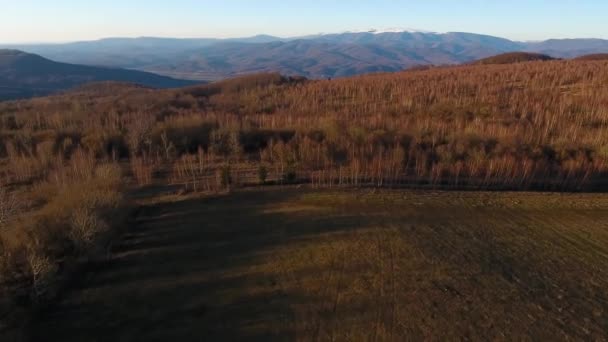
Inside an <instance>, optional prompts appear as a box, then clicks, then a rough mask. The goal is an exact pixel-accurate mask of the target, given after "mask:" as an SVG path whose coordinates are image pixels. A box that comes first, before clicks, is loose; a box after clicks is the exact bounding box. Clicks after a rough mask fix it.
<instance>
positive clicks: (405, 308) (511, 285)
mask: <svg viewBox="0 0 608 342" xmlns="http://www.w3.org/2000/svg"><path fill="white" fill-rule="evenodd" d="M607 208H608V198H607V197H606V196H604V195H556V194H544V193H535V194H530V193H473V192H468V193H459V192H450V193H442V192H413V191H405V192H403V191H390V192H388V191H379V192H375V193H373V192H369V191H309V190H297V189H282V190H280V189H276V190H267V191H246V192H236V193H233V194H232V195H229V196H223V197H219V198H212V199H197V198H194V197H191V198H189V199H184V200H179V199H177V200H175V199H174V201H169V202H157V203H156V204H149V205H148V206H147V207H144V208H143V209H142V211H141V212H140V217H139V224H138V225H137V227H134V228H133V229H132V231H131V232H130V233H129V235H128V236H127V238H126V239H125V241H124V242H123V244H122V245H121V246H120V247H119V248H118V250H119V251H120V252H119V254H117V255H116V261H115V263H114V264H113V265H112V267H109V268H105V269H103V270H100V271H96V272H95V273H92V274H90V278H88V279H89V280H88V281H85V282H83V283H82V284H81V285H80V287H79V289H78V290H76V291H75V292H74V293H73V294H72V295H70V296H68V297H67V298H66V299H65V300H64V301H63V302H62V303H61V304H60V305H59V306H58V307H57V309H56V310H54V312H53V314H52V315H49V316H46V317H44V318H42V319H41V321H39V322H38V324H37V325H36V326H35V329H33V332H34V335H36V337H38V339H49V338H52V339H61V340H64V341H78V340H82V339H83V338H86V337H87V336H91V335H92V334H93V335H95V336H97V337H98V338H99V339H100V340H109V339H115V338H118V337H120V338H128V339H141V340H146V339H169V338H173V339H197V338H205V339H212V340H213V339H218V340H219V339H222V340H226V339H228V340H248V339H254V340H265V341H268V340H301V341H308V340H334V341H353V340H383V341H400V340H404V339H411V340H445V339H454V338H458V339H472V340H527V339H541V340H568V339H575V340H578V339H588V340H603V339H605V338H606V337H607V336H606V329H605V327H606V325H607V324H608V316H607V313H608V292H607V291H606V288H607V287H606V286H607V285H608V271H607V269H606V268H605V267H603V265H605V264H606V262H608V260H607V259H606V258H607V255H608V232H607V231H606V225H605V222H606V219H607V218H608V217H606V213H607V212H608V211H607ZM235 213H238V215H235ZM76 303H78V306H79V310H78V312H74V311H73V310H71V309H70V308H72V307H73V305H76ZM117 322H125V324H122V325H116V323H117ZM156 322H163V324H156ZM178 323H179V324H178ZM110 327H113V328H110ZM36 332H38V333H36Z"/></svg>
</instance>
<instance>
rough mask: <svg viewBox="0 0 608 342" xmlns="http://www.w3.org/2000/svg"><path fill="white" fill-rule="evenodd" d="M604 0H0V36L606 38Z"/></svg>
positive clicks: (8, 38) (5, 39)
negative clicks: (402, 32)
mask: <svg viewBox="0 0 608 342" xmlns="http://www.w3.org/2000/svg"><path fill="white" fill-rule="evenodd" d="M606 17H608V1H606V0H553V1H548V0H547V1H544V0H528V1H524V0H509V1H502V0H495V1H484V0H453V1H448V0H435V1H433V0H425V1H422V0H416V1H399V0H395V1H389V0H367V1H364V0H343V1H339V0H325V1H321V0H306V1H299V0H298V1H296V0H250V1H247V0H211V1H208V0H199V1H194V0H171V1H155V0H131V1H129V0H103V1H99V0H54V1H51V0H0V43H14V42H63V41H75V40H87V39H97V38H103V37H138V36H158V37H243V36H252V35H256V34H260V33H266V34H272V35H277V36H298V35H306V34H315V33H320V32H342V31H347V30H360V29H369V28H387V27H406V28H416V29H423V30H429V31H436V32H448V31H465V32H475V33H485V34H491V35H497V36H502V37H506V38H511V39H516V40H541V39H547V38H574V37H577V38H580V37H594V38H607V39H608V19H606Z"/></svg>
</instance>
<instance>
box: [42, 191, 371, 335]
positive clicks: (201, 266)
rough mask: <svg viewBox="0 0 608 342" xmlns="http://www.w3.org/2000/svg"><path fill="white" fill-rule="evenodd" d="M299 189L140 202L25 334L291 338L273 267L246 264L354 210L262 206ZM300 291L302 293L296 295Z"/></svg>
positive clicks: (353, 225)
mask: <svg viewBox="0 0 608 342" xmlns="http://www.w3.org/2000/svg"><path fill="white" fill-rule="evenodd" d="M301 193H302V191H296V190H294V189H288V190H285V189H276V190H271V191H263V192H262V191H244V192H238V193H235V194H232V195H230V196H226V197H220V198H213V199H189V200H184V201H179V202H173V203H165V204H160V205H154V206H150V207H144V208H142V210H141V211H140V216H139V218H138V221H137V224H136V225H135V226H134V227H132V229H131V230H130V232H129V233H128V234H127V235H126V236H125V237H124V239H123V241H122V242H121V243H120V244H119V245H117V246H116V247H115V248H114V256H113V259H112V260H110V261H109V262H108V263H107V264H106V265H103V267H90V269H89V270H88V271H87V272H86V273H85V274H83V275H82V277H81V278H80V280H79V281H77V282H76V283H75V284H74V287H73V288H72V289H71V290H70V291H69V293H68V294H67V295H66V296H65V297H64V298H63V299H61V300H60V301H59V302H58V303H57V304H56V305H54V306H53V307H51V308H49V309H48V310H47V312H44V313H42V314H41V315H40V317H39V319H38V320H37V321H36V322H35V323H34V324H33V325H32V329H31V339H32V340H33V341H51V340H52V341H55V340H56V341H154V340H158V341H166V340H169V339H176V340H179V341H189V340H193V341H200V340H222V341H225V340H261V341H267V340H292V339H294V333H295V332H294V330H293V328H292V324H291V323H292V322H293V319H294V318H293V313H292V312H291V311H290V306H289V305H290V303H294V302H307V301H309V300H312V299H311V298H305V296H304V295H298V294H293V293H285V292H284V291H282V290H281V288H280V287H279V286H278V285H277V284H276V282H277V280H276V279H273V276H272V275H269V274H267V273H264V272H259V271H253V270H255V269H256V268H255V266H256V264H258V263H260V260H262V259H263V258H268V257H272V252H273V249H274V248H276V247H279V246H282V245H285V244H289V243H293V242H295V241H298V240H302V239H311V238H312V237H314V236H315V235H318V234H319V233H320V232H324V233H331V232H340V231H346V230H353V229H358V228H362V227H364V226H365V222H363V221H362V220H361V217H360V216H357V217H354V216H353V217H348V216H345V217H340V218H339V219H336V218H335V217H331V216H327V215H320V216H315V215H314V212H311V213H307V212H306V210H307V209H306V208H303V209H302V211H303V212H304V213H305V214H306V215H293V213H282V212H280V211H272V210H268V209H269V208H274V207H276V206H277V205H281V204H285V203H287V202H289V201H290V200H293V199H296V198H297V197H298V196H300V195H301ZM300 297H301V298H300Z"/></svg>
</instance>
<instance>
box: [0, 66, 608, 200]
mask: <svg viewBox="0 0 608 342" xmlns="http://www.w3.org/2000/svg"><path fill="white" fill-rule="evenodd" d="M606 70H608V68H606V63H605V62H603V61H576V62H572V61H548V62H543V63H514V64H508V65H487V66H476V65H470V66H459V67H442V68H432V69H429V70H421V71H417V72H401V73H393V74H379V75H374V76H365V77H355V78H345V79H338V80H332V81H307V80H305V79H297V78H289V77H283V76H280V75H278V74H263V75H253V76H248V77H244V78H238V79H232V80H228V81H223V82H218V83H213V84H209V85H203V86H194V87H188V88H183V89H175V90H153V89H145V88H141V89H138V88H131V87H128V88H125V90H124V91H121V90H120V88H116V89H117V90H116V91H105V92H99V91H98V90H97V89H92V90H89V91H87V90H86V89H85V90H80V91H79V92H73V93H66V94H64V95H61V96H55V97H50V98H45V99H41V100H31V101H25V102H24V103H22V104H21V105H19V106H14V105H11V104H8V105H6V106H0V112H6V113H12V114H10V115H12V116H14V118H13V119H10V120H9V119H8V118H5V119H3V120H4V121H0V122H4V124H3V125H5V126H4V129H5V130H7V129H9V128H11V127H12V129H20V128H21V127H28V122H29V121H30V119H28V118H32V117H35V118H37V119H36V120H41V119H40V118H39V114H40V113H49V114H50V113H66V114H67V113H70V114H69V115H68V117H69V118H70V121H68V122H66V123H65V129H66V130H68V129H69V130H70V131H73V132H77V133H75V134H74V135H73V136H71V138H70V141H71V143H72V144H79V142H83V144H84V142H85V141H86V142H87V144H89V143H91V141H96V143H95V144H93V145H91V146H89V147H90V148H92V149H93V150H94V151H96V152H95V154H96V155H106V154H108V153H110V154H112V153H117V154H118V155H122V156H125V157H127V156H129V155H135V156H139V155H140V154H144V155H147V154H150V153H152V154H153V155H154V156H158V155H165V157H166V158H169V155H170V158H171V159H170V160H174V159H173V158H178V160H181V159H179V158H182V157H183V158H191V157H189V155H190V154H191V153H196V152H197V151H203V152H204V153H210V154H211V155H214V156H218V157H219V156H221V158H229V160H234V159H233V158H245V160H247V161H248V163H251V162H254V164H255V163H262V164H264V165H266V164H267V163H268V164H267V165H273V166H272V167H273V169H272V170H273V171H272V172H271V173H270V174H269V177H271V176H272V177H274V179H282V177H290V179H292V178H298V177H301V178H302V179H303V181H307V182H309V181H311V182H328V181H334V179H333V177H337V176H336V175H337V174H336V173H334V172H338V171H336V170H341V171H340V172H341V173H340V174H342V175H344V174H348V175H349V177H348V180H346V179H345V178H344V177H342V178H341V179H340V182H355V183H358V182H388V181H389V180H388V179H393V180H392V181H391V182H399V183H405V184H410V185H412V184H426V185H429V184H430V185H433V186H437V187H452V186H457V187H458V186H464V187H472V188H500V189H503V188H509V189H531V188H541V189H571V190H572V189H587V190H590V189H604V188H606V186H607V185H608V184H605V179H604V178H603V177H604V175H606V174H607V173H608V159H607V158H608V154H607V151H608V136H606V127H607V125H608V118H606V117H605V114H604V113H605V111H604V108H605V107H606V106H607V105H608V104H607V103H606V99H607V98H608V88H607V86H606V85H607V84H608V74H607V73H606V72H605V71H606ZM548 84H550V85H551V86H550V87H548V86H547V85H548ZM113 113H122V114H121V117H119V118H118V117H115V114H113ZM76 118H81V120H84V121H82V122H80V121H78V120H76ZM49 120H51V119H50V118H49ZM53 120H62V119H61V118H55V119H53ZM88 120H93V122H99V123H100V125H101V123H105V122H113V123H112V124H109V123H108V125H109V126H108V127H105V126H103V125H105V124H103V125H102V126H101V127H98V128H96V129H94V130H91V131H87V130H85V127H88V126H86V125H85V124H84V122H89V121H88ZM11 122H12V124H9V123H11ZM38 124H39V125H42V127H46V125H47V124H42V123H38ZM56 124H57V123H55V122H54V121H53V123H48V125H50V126H53V125H56ZM83 125H84V126H83ZM139 125H144V127H147V128H145V130H144V132H146V134H148V136H147V137H146V138H142V139H144V140H145V141H148V142H149V143H151V144H152V145H146V146H147V147H146V148H145V149H144V148H143V147H144V145H141V144H143V142H141V144H140V143H134V142H133V141H132V140H130V139H132V137H131V135H130V134H126V135H125V133H124V132H129V131H130V130H131V129H136V132H139V131H138V130H139V129H143V128H138V127H139ZM53 127H54V126H53ZM9 131H10V129H9ZM102 132H105V133H103V134H102ZM134 134H135V136H136V137H141V134H143V133H134ZM89 135H91V136H89ZM163 136H164V137H163ZM142 141H143V140H142ZM16 143H17V142H16ZM54 144H57V143H54ZM277 144H279V145H280V146H279V145H277ZM87 146H88V145H87ZM162 146H165V147H167V146H170V147H171V149H170V150H171V153H168V152H167V151H164V152H162V151H163V147H162ZM30 148H32V149H35V147H30ZM167 148H168V147H167ZM277 149H280V152H279V150H277ZM112 151H114V152H112ZM230 156H232V157H230ZM196 158H198V157H196ZM187 160H190V159H187ZM275 166H276V167H278V169H274V167H275ZM279 166H280V167H279ZM176 167H177V166H176ZM210 167H211V166H210ZM269 167H270V166H269ZM288 169H291V170H292V171H293V173H289V175H286V174H283V173H282V172H287V171H285V170H288ZM281 170H282V171H281ZM330 170H331V172H330ZM167 172H177V173H176V174H175V175H176V177H177V175H178V174H180V173H179V172H178V169H174V170H167ZM180 172H181V171H180ZM201 172H203V171H201ZM207 172H212V171H211V170H207V171H204V172H203V174H205V175H207ZM181 175H182V176H183V174H181ZM180 177H181V176H180ZM318 177H321V178H320V179H319V178H318ZM327 177H329V178H327ZM395 177H396V178H395ZM178 178H179V177H178ZM335 181H338V180H335Z"/></svg>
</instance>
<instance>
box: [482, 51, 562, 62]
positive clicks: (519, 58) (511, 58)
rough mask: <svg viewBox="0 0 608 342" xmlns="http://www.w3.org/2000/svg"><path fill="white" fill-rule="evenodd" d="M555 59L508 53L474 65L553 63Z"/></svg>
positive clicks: (525, 53)
mask: <svg viewBox="0 0 608 342" xmlns="http://www.w3.org/2000/svg"><path fill="white" fill-rule="evenodd" d="M554 59H555V58H553V57H551V56H548V55H543V54H541V53H532V52H508V53H503V54H500V55H496V56H492V57H488V58H483V59H480V60H478V61H475V62H474V63H473V64H513V63H523V62H533V61H551V60H554Z"/></svg>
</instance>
